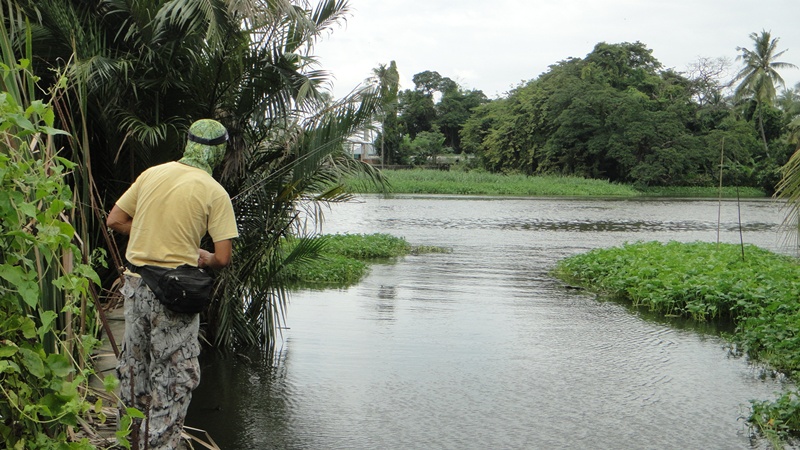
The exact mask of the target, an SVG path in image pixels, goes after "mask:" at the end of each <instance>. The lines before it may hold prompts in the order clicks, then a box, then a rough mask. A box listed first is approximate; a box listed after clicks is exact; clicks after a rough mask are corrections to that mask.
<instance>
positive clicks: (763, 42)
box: [731, 30, 797, 155]
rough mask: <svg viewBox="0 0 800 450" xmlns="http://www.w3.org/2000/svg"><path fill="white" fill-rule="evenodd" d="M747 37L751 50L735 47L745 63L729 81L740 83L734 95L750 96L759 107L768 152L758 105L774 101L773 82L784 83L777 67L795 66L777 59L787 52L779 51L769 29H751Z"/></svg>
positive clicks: (747, 97)
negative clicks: (754, 30)
mask: <svg viewBox="0 0 800 450" xmlns="http://www.w3.org/2000/svg"><path fill="white" fill-rule="evenodd" d="M750 39H752V40H753V50H750V49H748V48H745V47H736V50H737V51H739V52H741V54H740V55H739V56H737V57H736V60H737V61H743V62H744V67H742V69H741V70H739V72H738V73H737V74H736V76H735V77H734V78H733V81H732V82H731V83H737V82H738V83H739V84H738V86H737V87H736V90H735V91H734V95H735V97H736V98H738V99H749V100H751V101H753V102H755V104H756V108H757V110H758V120H759V129H760V131H761V138H762V140H763V141H764V147H765V149H766V150H767V155H769V148H768V145H767V137H766V134H765V133H764V120H763V115H762V111H761V107H762V106H763V105H772V104H773V103H774V101H775V97H776V89H775V87H776V85H777V86H785V83H784V81H783V78H782V77H781V75H780V74H779V73H778V70H779V69H796V68H797V66H796V65H794V64H791V63H788V62H782V61H778V58H780V57H781V56H782V55H783V54H784V53H786V50H781V51H778V41H779V40H780V38H773V37H772V36H771V34H770V32H769V31H766V30H762V31H761V33H760V34H758V33H755V32H753V33H750Z"/></svg>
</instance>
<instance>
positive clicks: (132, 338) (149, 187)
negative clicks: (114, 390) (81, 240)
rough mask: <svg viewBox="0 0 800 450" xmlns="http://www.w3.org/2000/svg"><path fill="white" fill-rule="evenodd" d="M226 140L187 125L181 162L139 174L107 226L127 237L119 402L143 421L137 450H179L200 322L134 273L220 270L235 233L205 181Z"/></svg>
mask: <svg viewBox="0 0 800 450" xmlns="http://www.w3.org/2000/svg"><path fill="white" fill-rule="evenodd" d="M227 139H228V133H227V130H226V129H225V127H224V126H222V124H220V123H219V122H217V121H214V120H210V119H202V120H198V121H197V122H195V123H193V124H192V125H191V127H189V134H188V140H187V143H186V148H185V151H184V154H183V158H181V159H180V160H179V161H178V162H169V163H166V164H161V165H158V166H154V167H151V168H149V169H147V170H146V171H144V172H143V173H142V174H141V175H140V176H139V177H138V178H137V179H136V181H135V182H134V183H133V184H132V185H131V186H130V188H129V189H128V190H127V191H126V192H125V193H124V194H123V195H122V197H120V199H119V200H118V201H117V203H116V204H115V205H114V207H113V208H112V209H111V212H110V213H109V214H108V219H107V221H106V224H107V225H108V227H109V228H111V229H112V230H114V231H116V232H119V233H122V234H127V235H130V239H129V241H128V248H127V250H126V252H125V258H126V259H127V260H128V263H129V264H130V268H129V270H126V272H125V277H124V278H125V284H124V286H123V288H122V290H121V292H122V294H123V296H124V297H125V338H124V341H123V347H122V354H121V355H120V358H119V365H118V367H117V375H118V377H119V379H120V397H121V398H122V401H123V402H124V404H125V405H126V406H129V407H130V406H133V407H136V408H137V409H139V410H140V411H142V412H144V413H145V415H146V417H147V418H146V419H145V420H144V421H141V422H137V423H135V425H134V430H133V433H132V437H133V438H134V439H136V437H137V436H138V439H137V442H138V448H139V449H151V450H161V449H164V450H166V449H176V448H178V445H179V443H180V438H181V432H182V429H183V421H184V419H185V417H186V411H187V409H188V407H189V402H190V401H191V395H192V390H193V389H194V388H195V387H197V385H198V384H199V382H200V367H199V364H198V361H197V356H198V355H199V354H200V344H199V342H198V340H197V334H198V330H199V327H200V318H199V315H198V314H183V313H176V312H173V311H170V310H168V309H166V308H165V307H164V305H162V304H161V302H159V300H158V299H157V298H156V297H155V296H154V295H153V292H152V291H151V290H150V288H149V287H148V286H147V284H146V283H145V282H144V281H143V279H142V278H141V277H140V276H139V275H138V274H137V273H135V272H136V271H137V269H138V268H141V267H142V266H146V265H150V266H159V267H167V268H174V267H178V266H180V265H183V264H189V265H192V266H199V267H210V268H213V269H220V268H222V267H225V266H227V265H228V264H229V263H230V261H231V252H232V244H231V240H232V239H233V238H235V237H238V235H239V233H238V231H237V228H236V220H235V218H234V215H233V206H232V205H231V200H230V197H229V196H228V193H227V192H225V189H224V188H223V187H222V186H221V185H220V184H219V183H218V182H217V181H216V180H214V178H213V177H212V172H213V170H214V167H215V166H217V165H218V164H219V163H220V162H221V161H222V158H223V157H224V155H225V148H226V146H227ZM206 233H208V234H209V235H210V236H211V239H212V240H213V241H214V252H213V253H212V252H209V251H207V250H204V249H200V248H199V246H200V240H201V239H202V238H203V237H204V236H205V235H206ZM134 445H136V444H134ZM134 448H136V447H134Z"/></svg>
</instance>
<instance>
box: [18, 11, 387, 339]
mask: <svg viewBox="0 0 800 450" xmlns="http://www.w3.org/2000/svg"><path fill="white" fill-rule="evenodd" d="M90 3H91V4H90ZM8 4H9V5H13V7H14V8H16V10H17V11H18V12H20V14H24V15H25V16H27V17H28V18H29V20H30V21H31V22H32V23H33V24H34V25H33V27H34V32H33V35H34V41H33V52H34V55H35V56H36V58H35V59H36V62H37V67H38V69H39V73H40V74H42V76H43V77H44V78H45V79H47V76H48V74H49V73H50V72H49V69H50V68H52V67H58V66H59V65H61V64H63V61H68V60H72V61H74V68H72V69H71V72H70V80H71V81H73V82H74V85H73V87H74V92H76V95H75V96H74V98H67V99H65V100H64V102H63V105H64V108H69V109H71V111H73V112H72V114H71V117H74V118H76V121H75V123H73V124H72V126H71V127H69V128H70V130H71V131H73V134H74V135H76V136H78V137H79V139H77V140H76V141H75V142H78V143H79V144H75V142H73V143H72V144H73V145H72V146H69V145H67V148H68V150H71V151H72V152H73V158H75V159H76V160H81V161H82V162H83V163H84V168H85V170H86V171H88V172H89V176H88V177H87V178H91V179H93V180H94V181H95V182H96V186H97V189H96V191H97V192H99V195H100V196H101V197H102V198H101V202H100V204H101V205H102V204H103V203H104V204H105V209H106V210H107V209H108V206H110V204H111V203H113V201H115V200H116V198H118V196H119V194H120V193H121V192H122V191H124V189H125V188H126V187H127V185H128V184H129V183H130V182H132V181H133V179H134V178H135V176H136V175H137V174H138V173H140V172H141V171H142V170H144V169H145V168H147V167H149V166H151V165H153V164H157V163H160V162H164V161H167V160H174V159H176V158H177V157H178V156H179V155H180V153H181V152H182V148H183V145H182V144H181V142H183V141H184V140H185V132H186V129H187V128H188V125H189V124H190V123H191V122H193V121H194V120H196V119H199V118H204V117H212V118H215V119H217V120H219V121H221V122H222V123H224V124H225V125H226V127H227V128H228V130H229V134H230V137H231V140H230V143H229V151H228V156H227V157H226V160H225V162H224V164H223V167H222V169H221V170H220V173H219V176H220V177H221V180H222V182H223V185H225V187H226V188H227V189H228V191H229V193H230V194H231V196H232V198H233V199H234V207H235V209H236V212H237V215H238V220H239V228H240V234H241V238H240V239H239V240H238V241H237V244H236V251H237V255H236V259H235V261H236V262H235V264H234V266H233V267H231V268H229V269H226V271H225V272H224V273H223V274H222V280H223V282H222V283H221V285H220V288H221V289H220V291H218V294H219V295H218V300H219V301H217V302H215V303H213V305H212V309H211V310H210V311H209V312H208V318H209V321H208V322H209V334H208V335H207V336H208V337H209V338H210V340H212V341H213V342H215V343H217V344H218V345H223V346H243V345H260V346H269V345H270V344H271V343H273V342H274V339H275V335H276V333H277V330H279V325H280V323H281V320H282V318H283V314H284V310H283V307H284V304H285V301H286V295H287V294H286V290H285V288H284V287H283V284H282V279H281V274H282V271H283V268H284V267H285V266H286V265H288V264H291V263H293V262H294V261H297V260H302V259H304V258H309V257H313V256H314V254H315V251H316V250H318V249H315V248H314V246H313V245H310V244H308V245H300V246H297V247H296V250H295V251H294V252H293V253H292V254H289V255H285V254H283V253H282V252H281V250H280V248H281V243H282V241H283V240H285V239H288V238H291V237H293V236H297V235H301V234H302V233H301V231H302V230H304V229H305V228H304V227H303V226H302V222H301V220H302V219H304V218H305V219H308V220H311V221H313V220H315V219H319V218H320V217H321V213H320V211H321V208H320V204H321V203H320V202H331V201H341V200H345V199H347V198H348V197H347V195H346V193H345V192H344V190H343V188H342V184H341V183H340V182H339V181H340V176H341V174H343V173H348V172H366V173H368V174H370V176H372V177H373V179H374V180H376V181H378V182H379V181H380V180H381V178H380V176H379V175H378V174H377V172H375V171H373V170H371V168H369V167H368V166H366V165H362V164H358V163H354V162H352V161H349V160H347V159H346V158H344V157H343V155H342V154H341V147H342V145H341V144H342V143H343V141H344V139H345V138H346V137H347V136H348V135H350V134H351V133H352V132H353V131H354V130H357V129H360V128H363V127H364V126H366V125H368V124H369V122H370V120H371V118H372V117H373V116H374V114H375V113H376V111H379V109H380V106H381V102H380V98H381V91H380V90H379V89H375V88H373V87H371V86H366V87H364V88H362V89H357V90H355V91H354V92H353V94H351V95H349V96H348V97H346V98H344V99H341V100H339V101H336V102H333V103H330V102H328V101H326V95H325V94H326V91H325V84H326V83H327V82H328V75H327V73H326V72H324V71H321V70H318V69H317V62H316V60H315V58H314V57H313V47H314V44H315V42H316V41H317V40H318V39H319V38H320V36H321V35H322V34H323V33H325V32H326V31H327V30H330V29H331V28H332V27H333V26H334V25H336V24H338V23H340V22H341V21H342V20H343V19H344V17H346V15H347V14H348V13H349V5H348V2H347V1H346V0H320V1H319V2H318V3H316V4H312V3H311V2H309V1H305V0H275V1H268V2H267V1H263V0H237V1H233V0H172V1H169V2H164V1H161V0H145V1H142V0H97V1H96V2H86V1H84V0H9V2H8ZM51 81H52V82H53V83H55V82H57V80H55V79H53V80H51ZM78 119H80V120H78ZM81 120H82V122H81ZM87 191H94V190H93V189H87ZM83 203H85V204H89V203H90V202H89V201H88V200H85V201H83ZM312 228H313V227H312ZM99 234H100V233H99V232H97V231H96V233H95V235H99Z"/></svg>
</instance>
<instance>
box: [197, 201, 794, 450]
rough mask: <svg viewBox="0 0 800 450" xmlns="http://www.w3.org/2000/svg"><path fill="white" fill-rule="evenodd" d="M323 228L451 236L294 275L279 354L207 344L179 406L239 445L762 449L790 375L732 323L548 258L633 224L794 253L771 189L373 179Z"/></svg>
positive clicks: (644, 233)
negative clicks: (760, 404) (307, 277)
mask: <svg viewBox="0 0 800 450" xmlns="http://www.w3.org/2000/svg"><path fill="white" fill-rule="evenodd" d="M325 217H326V218H325V223H324V226H323V231H324V232H325V233H389V234H392V235H394V236H400V237H404V238H405V239H406V240H407V241H408V242H410V243H411V244H412V245H435V246H443V247H447V248H450V249H452V252H450V253H435V254H421V255H410V256H407V257H404V258H400V259H399V260H398V261H396V262H393V263H383V264H376V265H374V266H372V268H371V271H370V274H369V275H368V276H367V277H366V278H365V279H364V280H363V281H362V282H361V283H359V284H358V285H356V286H353V287H350V288H348V289H328V290H303V291H299V292H294V293H293V294H292V297H291V301H290V304H289V306H288V310H287V317H286V326H287V329H285V330H284V332H283V339H282V343H281V345H279V351H278V354H277V355H276V356H275V358H274V359H272V360H270V361H265V360H263V359H261V358H257V357H256V358H253V359H252V360H251V361H249V362H248V361H246V360H243V359H241V358H239V359H220V358H213V357H205V358H204V359H203V375H202V377H203V379H202V381H201V385H200V387H199V388H198V390H197V391H196V392H195V397H194V400H193V401H192V404H191V407H190V412H189V417H188V419H187V424H189V425H191V426H196V427H199V428H202V429H205V430H207V431H208V432H209V433H210V434H211V436H212V437H213V438H214V440H215V441H216V442H217V443H218V444H219V445H220V447H221V448H223V449H225V450H228V449H231V450H234V449H586V448H592V449H681V450H684V449H725V450H728V449H752V448H765V444H764V443H763V442H761V441H759V440H757V439H753V438H752V436H751V435H750V432H749V430H748V427H747V424H746V422H745V421H744V419H743V417H746V416H747V414H748V411H749V401H750V400H753V399H757V400H766V399H772V398H775V397H776V395H777V393H778V392H779V391H781V390H782V389H784V388H785V387H784V386H782V385H781V382H780V381H777V380H774V379H772V378H769V377H767V378H764V377H761V376H760V373H761V372H760V371H759V370H758V369H757V368H754V367H752V366H750V365H749V364H748V363H747V361H746V360H744V359H741V358H733V357H731V356H730V355H729V354H728V352H727V351H726V349H725V346H724V341H722V340H721V339H720V338H718V337H716V335H714V334H713V333H707V332H701V331H698V330H696V329H693V328H692V327H690V326H686V324H682V323H666V322H665V321H660V320H654V319H651V318H648V317H647V315H646V314H644V313H641V312H637V311H632V310H631V309H630V308H628V307H626V306H625V305H621V304H618V303H615V302H610V301H601V300H599V299H597V298H596V297H595V296H594V295H591V294H589V293H586V292H582V291H577V290H574V289H569V288H567V287H566V286H564V284H563V283H562V282H560V281H559V280H557V279H555V278H554V277H552V276H551V275H550V273H549V272H550V271H551V270H552V268H553V267H554V266H555V264H556V262H557V261H558V260H560V259H562V258H564V257H567V256H569V255H574V254H577V253H581V252H585V251H587V250H589V249H592V248H597V247H609V246H615V245H620V244H622V243H624V242H636V241H650V240H658V241H669V240H676V241H682V242H689V241H698V240H699V241H708V242H716V241H717V240H719V241H721V242H729V243H739V242H740V240H743V241H744V242H745V243H752V244H756V245H759V246H761V247H765V248H769V249H771V250H774V251H778V252H785V251H786V250H785V247H784V246H783V245H782V242H783V240H782V234H781V233H780V232H779V225H780V223H781V221H782V219H783V211H782V210H781V208H780V207H779V205H777V204H776V203H774V202H772V201H768V200H748V201H742V202H736V201H735V200H734V201H729V200H728V201H723V202H722V203H721V204H720V203H719V202H718V201H716V200H675V199H589V200H587V199H566V198H496V197H449V196H397V197H394V198H389V199H386V198H381V197H378V196H366V197H362V198H360V199H359V201H356V202H351V203H347V204H340V205H334V206H333V207H332V208H331V209H330V211H328V212H327V213H326V216H325Z"/></svg>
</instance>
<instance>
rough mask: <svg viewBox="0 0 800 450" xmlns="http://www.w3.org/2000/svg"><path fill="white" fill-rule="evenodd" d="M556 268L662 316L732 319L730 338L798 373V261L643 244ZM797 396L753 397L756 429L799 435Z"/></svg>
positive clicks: (745, 249) (708, 247) (701, 246)
mask: <svg viewBox="0 0 800 450" xmlns="http://www.w3.org/2000/svg"><path fill="white" fill-rule="evenodd" d="M555 273H556V274H557V275H558V276H559V277H561V278H562V279H565V280H567V281H569V282H573V283H578V284H580V285H581V286H586V287H587V288H590V289H591V290H593V291H596V292H600V293H602V294H603V295H606V296H612V297H617V298H622V299H625V300H628V301H631V302H632V303H633V304H634V305H638V306H644V307H648V308H650V309H651V310H653V311H655V312H658V313H660V314H663V315H673V316H681V317H687V318H691V319H694V320H696V321H709V320H712V319H723V320H728V321H732V323H733V324H734V325H735V332H734V333H733V335H732V336H730V337H729V338H730V340H731V342H732V343H733V344H734V345H735V346H736V348H737V351H741V352H742V353H743V354H745V355H747V356H748V357H749V358H750V359H751V360H753V361H758V362H761V363H763V364H765V365H766V366H768V367H770V368H772V369H773V370H775V371H778V372H780V373H783V374H786V375H787V376H789V377H790V378H792V379H797V377H798V375H800V264H798V262H797V260H796V259H795V258H790V257H787V256H782V255H777V254H775V253H772V252H769V251H767V250H764V249H761V248H758V247H755V246H752V245H744V246H740V245H732V244H713V243H702V242H694V243H678V242H669V243H666V244H663V243H659V242H646V243H635V244H627V245H624V246H622V247H615V248H606V249H596V250H592V251H590V252H588V253H584V254H580V255H576V256H573V257H570V258H567V259H565V260H562V261H561V262H560V263H559V264H558V266H557V268H556V270H555ZM798 411H800V398H798V395H797V393H796V392H788V393H786V394H784V395H783V396H782V397H781V398H780V399H778V400H777V401H775V402H754V403H753V414H752V416H751V422H752V423H754V424H755V425H756V426H758V427H759V428H760V430H761V431H763V432H764V433H766V434H767V435H769V434H777V435H780V436H782V437H787V436H788V435H793V436H795V437H800V422H798V421H797V417H798V416H797V412H798Z"/></svg>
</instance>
